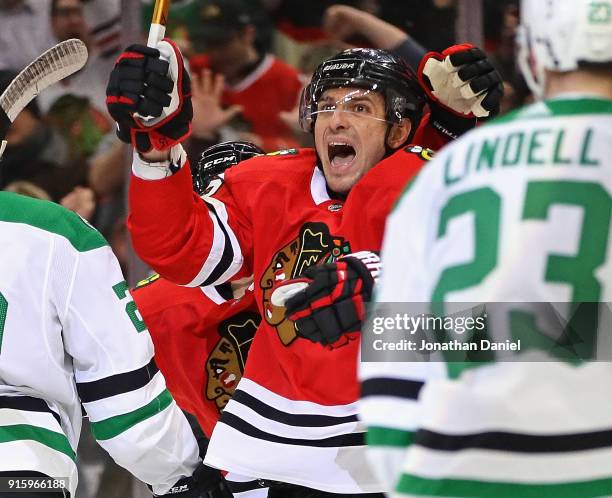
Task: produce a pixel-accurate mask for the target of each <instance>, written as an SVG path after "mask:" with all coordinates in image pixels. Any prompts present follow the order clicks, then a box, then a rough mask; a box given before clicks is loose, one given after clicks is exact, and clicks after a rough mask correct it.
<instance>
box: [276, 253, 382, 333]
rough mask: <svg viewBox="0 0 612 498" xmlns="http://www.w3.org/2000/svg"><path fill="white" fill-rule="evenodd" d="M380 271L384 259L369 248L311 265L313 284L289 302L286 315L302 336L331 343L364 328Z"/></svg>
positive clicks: (310, 274) (311, 281) (307, 273)
mask: <svg viewBox="0 0 612 498" xmlns="http://www.w3.org/2000/svg"><path fill="white" fill-rule="evenodd" d="M379 272H380V258H379V257H378V255H377V254H375V253H372V252H367V251H362V252H358V253H355V254H350V255H348V256H345V257H343V258H341V259H339V260H338V261H336V262H335V263H328V264H324V265H320V266H311V267H310V268H308V269H307V270H306V271H305V272H304V274H303V277H305V279H308V280H310V283H308V285H307V286H306V287H305V288H303V289H302V290H300V291H299V292H297V293H296V294H294V295H293V296H292V297H289V298H288V299H287V300H286V301H285V308H286V316H287V318H289V319H290V320H292V321H294V322H295V323H296V325H297V334H298V336H300V337H304V338H306V339H308V340H310V341H313V342H318V343H321V344H324V345H327V344H333V343H334V342H336V341H337V340H338V339H340V337H341V336H342V335H343V334H345V333H348V332H359V331H361V326H362V324H363V319H364V317H365V302H367V301H369V300H370V298H371V295H372V287H373V286H374V282H375V280H376V278H377V277H378V274H379ZM300 280H304V279H298V281H300ZM290 282H291V281H288V283H290ZM273 299H274V297H273Z"/></svg>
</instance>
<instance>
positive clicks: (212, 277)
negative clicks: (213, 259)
mask: <svg viewBox="0 0 612 498" xmlns="http://www.w3.org/2000/svg"><path fill="white" fill-rule="evenodd" d="M206 205H207V206H208V209H209V212H210V214H211V217H213V216H214V218H213V219H214V222H215V224H216V225H217V226H218V227H219V229H220V230H221V233H223V239H224V240H223V252H222V253H221V257H220V258H219V261H218V262H217V264H216V265H215V267H214V269H213V270H212V271H211V272H210V273H209V274H208V276H207V277H206V279H205V280H204V282H202V284H201V285H203V286H207V285H212V284H215V283H217V280H218V279H219V277H220V276H221V275H223V274H224V273H225V272H226V271H227V270H228V268H229V267H230V266H231V265H232V262H233V260H234V247H233V245H232V242H231V240H230V236H229V234H228V230H230V228H229V227H228V226H226V225H225V224H224V223H223V222H222V221H221V219H220V218H219V215H218V214H217V212H216V211H215V209H214V207H213V206H212V205H211V204H210V203H208V202H207V203H206Z"/></svg>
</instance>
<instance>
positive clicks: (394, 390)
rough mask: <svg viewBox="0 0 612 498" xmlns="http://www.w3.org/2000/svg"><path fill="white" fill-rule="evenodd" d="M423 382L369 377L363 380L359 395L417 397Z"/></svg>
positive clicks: (363, 396)
mask: <svg viewBox="0 0 612 498" xmlns="http://www.w3.org/2000/svg"><path fill="white" fill-rule="evenodd" d="M422 387H423V382H421V381H416V380H408V379H393V378H388V377H387V378H383V377H378V378H371V379H366V380H364V381H363V383H362V385H361V397H362V398H365V397H368V396H393V397H397V398H405V399H414V400H416V399H417V398H418V397H419V393H420V392H421V388H422Z"/></svg>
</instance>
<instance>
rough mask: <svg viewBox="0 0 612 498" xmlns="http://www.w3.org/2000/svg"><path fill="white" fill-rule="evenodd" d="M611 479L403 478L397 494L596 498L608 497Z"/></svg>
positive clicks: (508, 497) (502, 497)
mask: <svg viewBox="0 0 612 498" xmlns="http://www.w3.org/2000/svg"><path fill="white" fill-rule="evenodd" d="M610 489H612V478H608V479H593V480H591V481H580V482H563V483H562V482H559V483H549V484H535V483H529V484H522V483H516V482H484V481H477V480H467V479H466V480H462V479H425V478H422V477H417V476H414V475H410V474H404V475H402V477H401V479H400V481H399V483H398V484H397V488H396V491H397V492H398V493H400V494H407V495H410V496H415V495H416V496H453V497H456V498H517V497H518V496H520V497H521V498H543V497H545V496H554V497H555V498H595V497H601V496H607V495H609V494H610Z"/></svg>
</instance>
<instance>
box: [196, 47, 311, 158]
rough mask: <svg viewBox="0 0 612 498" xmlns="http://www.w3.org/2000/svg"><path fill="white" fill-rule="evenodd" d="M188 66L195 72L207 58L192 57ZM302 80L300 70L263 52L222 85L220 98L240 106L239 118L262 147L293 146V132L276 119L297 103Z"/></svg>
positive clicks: (295, 141)
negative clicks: (254, 63)
mask: <svg viewBox="0 0 612 498" xmlns="http://www.w3.org/2000/svg"><path fill="white" fill-rule="evenodd" d="M189 62H190V65H191V69H192V70H193V71H196V72H199V71H201V70H202V69H203V68H205V67H208V65H209V62H208V57H206V56H205V55H201V56H195V57H193V58H192V59H191V60H190V61H189ZM303 86H304V82H303V81H302V77H301V76H300V73H299V72H298V71H297V70H296V69H294V68H293V67H291V66H289V65H288V64H286V63H285V62H283V61H281V60H280V59H277V58H276V57H274V56H273V55H270V54H268V55H266V56H264V58H263V59H262V60H261V62H260V63H259V64H258V65H257V66H256V67H255V68H254V69H253V71H251V73H249V74H248V75H246V76H245V77H244V78H243V79H242V80H241V81H239V82H238V83H236V84H234V85H226V88H225V91H224V92H223V95H222V97H221V99H222V102H223V104H224V105H227V106H230V105H240V106H242V113H241V116H242V118H243V119H244V120H245V121H246V124H247V125H248V126H249V129H248V131H249V132H252V133H255V134H256V135H259V136H260V137H261V138H262V140H263V144H262V147H263V148H264V150H267V151H272V150H279V149H287V148H290V147H296V146H297V145H298V141H297V140H296V138H295V136H294V135H293V132H292V131H291V129H290V128H289V126H287V124H285V123H284V122H283V121H282V120H281V119H280V113H281V112H283V111H291V110H293V108H294V107H295V106H296V105H297V104H298V100H299V97H300V92H301V90H302V87H303Z"/></svg>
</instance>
